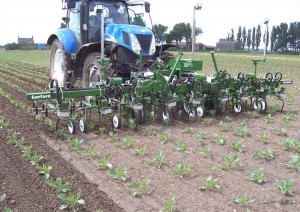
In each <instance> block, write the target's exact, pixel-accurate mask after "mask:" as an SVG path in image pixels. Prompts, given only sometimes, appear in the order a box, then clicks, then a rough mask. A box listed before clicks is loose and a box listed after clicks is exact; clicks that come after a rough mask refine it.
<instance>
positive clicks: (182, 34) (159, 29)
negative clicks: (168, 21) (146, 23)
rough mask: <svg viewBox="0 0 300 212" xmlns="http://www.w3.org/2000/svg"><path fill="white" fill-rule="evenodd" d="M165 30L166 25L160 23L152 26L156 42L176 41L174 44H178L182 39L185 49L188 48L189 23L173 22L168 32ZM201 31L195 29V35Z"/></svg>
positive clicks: (190, 39) (190, 35) (190, 38)
mask: <svg viewBox="0 0 300 212" xmlns="http://www.w3.org/2000/svg"><path fill="white" fill-rule="evenodd" d="M167 30H168V27H167V26H164V25H162V24H155V25H154V26H153V33H154V35H155V39H156V42H157V43H161V42H162V41H163V42H166V43H167V44H169V43H172V42H176V45H178V43H180V42H182V40H184V41H185V43H186V47H187V49H189V46H191V44H192V27H191V25H190V24H189V23H178V24H175V25H174V27H173V29H172V30H171V31H170V32H169V33H166V32H167ZM201 33H202V30H201V28H196V29H195V34H196V36H197V35H200V34H201Z"/></svg>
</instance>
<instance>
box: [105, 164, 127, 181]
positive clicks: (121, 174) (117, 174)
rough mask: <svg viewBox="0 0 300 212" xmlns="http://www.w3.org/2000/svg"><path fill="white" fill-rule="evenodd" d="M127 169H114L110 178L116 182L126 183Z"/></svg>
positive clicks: (110, 172)
mask: <svg viewBox="0 0 300 212" xmlns="http://www.w3.org/2000/svg"><path fill="white" fill-rule="evenodd" d="M126 174H127V167H121V168H114V169H111V170H110V171H109V176H111V177H112V178H113V179H116V180H122V181H126V179H127V178H126V176H125V175H126Z"/></svg>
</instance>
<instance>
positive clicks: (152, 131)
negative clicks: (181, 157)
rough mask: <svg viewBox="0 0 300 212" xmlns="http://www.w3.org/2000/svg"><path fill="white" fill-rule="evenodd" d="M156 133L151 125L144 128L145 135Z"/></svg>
mask: <svg viewBox="0 0 300 212" xmlns="http://www.w3.org/2000/svg"><path fill="white" fill-rule="evenodd" d="M156 134H157V133H156V132H155V131H154V129H153V128H152V127H146V128H145V135H147V136H153V135H156Z"/></svg>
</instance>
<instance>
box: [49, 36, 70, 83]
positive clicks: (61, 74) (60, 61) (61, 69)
mask: <svg viewBox="0 0 300 212" xmlns="http://www.w3.org/2000/svg"><path fill="white" fill-rule="evenodd" d="M68 70H70V55H69V54H68V53H67V52H65V50H64V48H63V46H62V44H61V43H60V42H59V40H58V39H55V40H54V41H53V42H52V46H51V50H50V73H49V74H50V77H51V80H53V79H56V80H57V81H58V85H59V87H67V88H70V87H73V85H74V83H75V80H74V79H75V78H74V76H71V75H72V74H70V73H68ZM69 75H70V76H69Z"/></svg>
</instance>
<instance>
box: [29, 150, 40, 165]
mask: <svg viewBox="0 0 300 212" xmlns="http://www.w3.org/2000/svg"><path fill="white" fill-rule="evenodd" d="M43 158H44V157H43V156H42V155H40V154H39V153H37V152H33V153H32V155H31V157H30V158H29V160H30V163H31V165H33V166H37V165H38V163H39V161H41V160H42V159H43Z"/></svg>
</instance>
